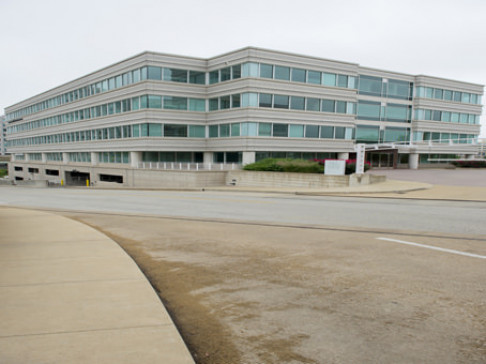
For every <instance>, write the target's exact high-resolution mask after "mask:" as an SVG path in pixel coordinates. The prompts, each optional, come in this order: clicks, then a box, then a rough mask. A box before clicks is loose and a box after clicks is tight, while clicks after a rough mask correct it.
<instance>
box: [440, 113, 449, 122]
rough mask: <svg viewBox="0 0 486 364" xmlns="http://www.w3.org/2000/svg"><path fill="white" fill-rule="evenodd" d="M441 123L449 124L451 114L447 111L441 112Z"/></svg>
mask: <svg viewBox="0 0 486 364" xmlns="http://www.w3.org/2000/svg"><path fill="white" fill-rule="evenodd" d="M441 120H442V121H446V122H450V121H451V113H450V112H449V111H442V118H441Z"/></svg>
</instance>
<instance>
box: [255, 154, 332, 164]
mask: <svg viewBox="0 0 486 364" xmlns="http://www.w3.org/2000/svg"><path fill="white" fill-rule="evenodd" d="M266 158H285V159H304V160H315V159H321V160H322V159H337V153H334V152H330V153H329V152H256V153H255V161H256V162H258V161H261V160H262V159H266Z"/></svg>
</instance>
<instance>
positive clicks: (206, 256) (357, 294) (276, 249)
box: [74, 214, 486, 364]
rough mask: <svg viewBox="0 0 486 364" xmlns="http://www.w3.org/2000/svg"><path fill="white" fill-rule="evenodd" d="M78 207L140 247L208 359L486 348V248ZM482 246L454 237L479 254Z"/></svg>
mask: <svg viewBox="0 0 486 364" xmlns="http://www.w3.org/2000/svg"><path fill="white" fill-rule="evenodd" d="M74 217H75V218H76V219H78V220H80V221H82V222H85V223H88V224H90V225H92V226H94V227H96V228H98V229H100V230H101V231H103V232H104V233H106V234H107V235H109V236H110V237H111V238H113V239H114V240H115V241H117V242H118V243H119V244H120V245H121V246H122V247H123V248H124V249H125V250H126V251H127V252H128V253H129V254H130V255H131V256H132V257H133V259H134V260H135V261H136V262H137V263H138V265H139V266H140V267H141V268H142V270H143V271H144V273H145V274H146V275H147V277H148V278H149V280H150V281H151V283H152V284H153V285H154V287H155V288H156V290H157V291H158V292H159V294H160V296H161V298H162V300H163V302H164V304H165V305H166V307H167V309H168V311H169V312H170V313H171V315H172V317H173V318H174V321H175V322H176V324H177V326H178V328H179V330H180V331H181V333H182V335H183V338H184V340H185V341H186V343H187V344H188V347H189V348H190V350H191V352H192V353H193V354H194V357H195V359H196V361H197V362H198V363H204V364H206V363H231V364H238V363H241V364H249V363H262V364H274V363H275V364H276V363H377V362H382V363H412V362H427V363H441V364H443V363H450V364H452V363H468V364H469V363H483V362H484V359H485V358H486V346H485V342H484V337H486V335H485V333H486V319H485V317H486V304H485V302H484V297H485V295H486V284H485V283H484V282H485V280H484V278H485V272H486V271H485V270H484V262H483V261H482V260H480V259H476V260H474V259H470V258H462V257H459V258H458V257H456V256H452V255H447V254H437V253H435V252H428V251H420V250H416V249H411V248H409V247H402V246H394V245H385V244H386V243H383V242H381V241H378V240H376V237H375V236H374V235H373V234H364V233H362V232H360V233H356V232H342V231H339V232H338V231H319V230H315V229H314V230H309V229H299V228H285V227H272V226H255V225H244V224H229V223H217V222H196V221H184V220H177V219H162V218H160V219H159V218H138V217H133V216H126V217H124V216H110V215H99V214H97V215H89V214H83V215H79V214H78V215H75V216H74ZM401 239H404V240H406V237H403V236H402V237H401ZM414 239H417V236H415V237H414ZM421 239H422V241H421V242H422V243H430V244H440V243H442V242H441V239H437V238H430V237H428V238H427V237H423V238H421ZM483 245H484V243H483V242H481V241H473V240H471V241H459V240H458V241H455V240H448V242H447V247H449V248H453V249H459V248H461V247H462V248H463V249H465V247H467V249H470V250H471V251H474V252H477V253H479V254H481V253H482V254H484V250H485V249H484V246H483Z"/></svg>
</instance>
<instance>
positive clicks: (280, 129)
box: [272, 124, 289, 137]
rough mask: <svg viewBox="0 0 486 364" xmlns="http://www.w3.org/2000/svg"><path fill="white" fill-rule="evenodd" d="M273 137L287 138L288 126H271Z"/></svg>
mask: <svg viewBox="0 0 486 364" xmlns="http://www.w3.org/2000/svg"><path fill="white" fill-rule="evenodd" d="M272 129H273V136H274V137H288V136H289V124H273V125H272Z"/></svg>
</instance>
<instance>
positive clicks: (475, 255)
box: [377, 238, 486, 259]
mask: <svg viewBox="0 0 486 364" xmlns="http://www.w3.org/2000/svg"><path fill="white" fill-rule="evenodd" d="M377 239H378V240H386V241H391V242H394V243H399V244H405V245H412V246H418V247H419V248H425V249H431V250H438V251H440V252H444V253H451V254H457V255H464V256H466V257H471V258H479V259H486V256H484V255H478V254H472V253H466V252H461V251H459V250H453V249H445V248H439V247H437V246H432V245H424V244H418V243H413V242H411V241H404V240H397V239H389V238H377Z"/></svg>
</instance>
